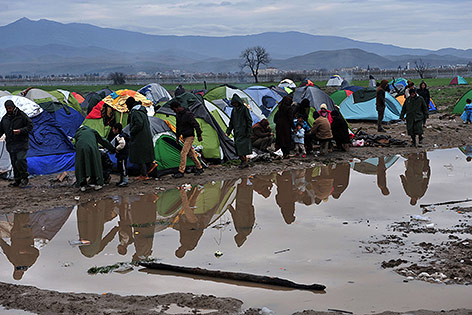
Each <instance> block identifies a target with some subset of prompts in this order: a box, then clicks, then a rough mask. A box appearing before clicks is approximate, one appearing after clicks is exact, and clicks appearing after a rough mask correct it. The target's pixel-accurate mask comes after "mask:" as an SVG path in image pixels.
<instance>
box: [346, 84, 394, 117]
mask: <svg viewBox="0 0 472 315" xmlns="http://www.w3.org/2000/svg"><path fill="white" fill-rule="evenodd" d="M375 93H376V92H375V89H374V88H367V89H364V90H360V91H357V92H354V93H353V94H352V95H350V96H349V97H348V98H346V99H345V100H344V101H343V102H342V103H341V105H339V110H340V111H341V114H342V115H343V116H344V118H345V119H347V120H349V119H351V120H377V109H376V105H375V96H376V94H375ZM401 110H402V106H401V104H400V103H399V102H398V101H397V100H396V99H395V98H394V97H393V96H392V95H390V93H385V113H384V118H383V121H384V122H389V121H394V120H399V119H400V113H401Z"/></svg>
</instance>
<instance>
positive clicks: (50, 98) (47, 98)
mask: <svg viewBox="0 0 472 315" xmlns="http://www.w3.org/2000/svg"><path fill="white" fill-rule="evenodd" d="M18 95H19V96H24V97H26V98H27V99H30V100H32V101H33V102H35V103H36V104H41V103H46V102H60V101H59V100H58V99H57V97H55V96H54V95H52V94H51V93H49V92H46V91H44V90H41V89H38V88H27V89H26V90H24V91H22V92H20V93H18Z"/></svg>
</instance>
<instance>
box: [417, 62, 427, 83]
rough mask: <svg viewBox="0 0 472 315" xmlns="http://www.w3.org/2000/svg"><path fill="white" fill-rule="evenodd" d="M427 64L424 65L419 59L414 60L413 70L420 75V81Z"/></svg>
mask: <svg viewBox="0 0 472 315" xmlns="http://www.w3.org/2000/svg"><path fill="white" fill-rule="evenodd" d="M428 66H429V64H426V63H424V61H423V60H422V59H421V58H420V59H419V60H415V70H416V72H418V74H419V75H420V78H421V79H424V73H425V72H426V70H427V69H428Z"/></svg>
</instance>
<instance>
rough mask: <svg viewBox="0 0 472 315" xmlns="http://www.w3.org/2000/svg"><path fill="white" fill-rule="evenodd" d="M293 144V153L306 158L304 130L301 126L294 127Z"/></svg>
mask: <svg viewBox="0 0 472 315" xmlns="http://www.w3.org/2000/svg"><path fill="white" fill-rule="evenodd" d="M293 142H295V152H296V154H297V156H298V154H300V153H301V154H302V157H306V151H305V129H303V125H302V124H300V123H298V124H297V125H296V126H295V130H294V131H293Z"/></svg>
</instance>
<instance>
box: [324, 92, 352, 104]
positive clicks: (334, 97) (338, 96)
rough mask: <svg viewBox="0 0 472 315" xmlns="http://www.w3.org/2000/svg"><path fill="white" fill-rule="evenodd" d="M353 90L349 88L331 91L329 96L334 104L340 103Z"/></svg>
mask: <svg viewBox="0 0 472 315" xmlns="http://www.w3.org/2000/svg"><path fill="white" fill-rule="evenodd" d="M352 93H353V92H352V91H350V90H338V91H336V92H334V93H332V94H331V95H330V96H329V97H331V99H332V100H333V102H334V104H336V105H338V106H339V104H341V103H342V101H344V100H345V99H346V97H348V96H349V95H351V94H352Z"/></svg>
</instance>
